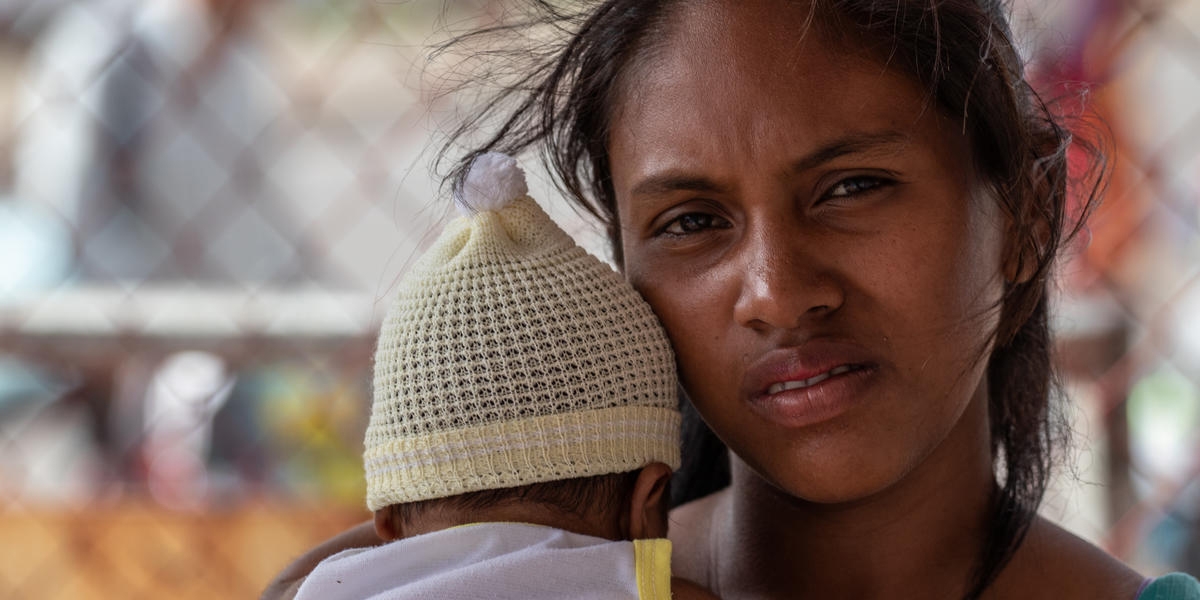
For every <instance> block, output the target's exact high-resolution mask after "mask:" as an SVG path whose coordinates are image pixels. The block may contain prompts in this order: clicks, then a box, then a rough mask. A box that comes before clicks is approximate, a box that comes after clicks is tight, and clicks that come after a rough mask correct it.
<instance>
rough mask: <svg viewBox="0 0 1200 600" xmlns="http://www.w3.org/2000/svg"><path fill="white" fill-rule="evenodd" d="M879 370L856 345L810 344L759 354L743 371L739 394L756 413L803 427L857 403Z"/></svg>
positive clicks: (828, 418) (828, 417)
mask: <svg viewBox="0 0 1200 600" xmlns="http://www.w3.org/2000/svg"><path fill="white" fill-rule="evenodd" d="M878 371H879V366H878V362H877V361H875V360H873V359H872V358H871V357H870V356H868V355H867V354H866V352H865V351H864V350H863V349H862V348H860V347H858V346H855V345H851V344H845V343H839V342H816V341H813V342H809V343H806V344H803V345H801V346H797V347H793V348H783V349H777V350H773V351H771V352H768V353H767V354H765V355H763V356H762V357H761V358H760V359H759V360H757V361H756V362H754V363H753V364H752V365H751V366H750V368H749V369H748V370H747V372H746V377H745V380H744V381H743V383H744V386H743V392H744V393H745V395H744V397H745V398H747V400H748V402H749V406H750V409H751V410H752V411H753V412H755V413H756V414H758V415H760V416H762V417H764V418H766V419H768V420H770V421H773V422H775V423H778V424H780V425H783V426H786V427H804V426H807V425H813V424H816V423H820V422H823V421H827V420H830V419H833V418H835V417H837V416H839V415H841V414H843V413H845V412H846V411H848V410H850V409H851V408H853V407H854V406H856V405H858V404H859V403H861V402H862V401H863V400H864V398H865V397H866V394H865V392H866V390H867V387H868V386H869V385H870V384H871V382H872V381H873V380H874V377H875V375H876V374H877V373H878Z"/></svg>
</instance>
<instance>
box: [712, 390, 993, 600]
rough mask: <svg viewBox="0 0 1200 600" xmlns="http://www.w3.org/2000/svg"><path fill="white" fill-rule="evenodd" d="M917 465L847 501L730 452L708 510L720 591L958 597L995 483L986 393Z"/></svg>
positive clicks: (982, 530)
mask: <svg viewBox="0 0 1200 600" xmlns="http://www.w3.org/2000/svg"><path fill="white" fill-rule="evenodd" d="M978 396H983V397H984V398H983V399H981V398H978V397H977V398H976V400H975V401H973V402H972V403H971V405H970V406H969V407H968V408H967V410H966V412H965V413H964V414H963V416H962V419H961V420H960V422H959V424H958V426H956V427H955V429H954V430H952V431H951V433H950V435H949V436H948V437H947V438H946V439H945V440H943V442H942V443H941V444H940V445H939V446H938V447H937V448H936V449H935V450H934V451H933V452H932V453H931V454H930V455H929V456H928V457H927V458H926V459H925V460H924V461H922V462H921V464H920V465H918V466H917V467H916V468H915V469H914V470H913V471H911V472H909V473H908V474H906V475H905V476H904V477H902V478H901V480H900V481H898V482H896V483H895V484H893V485H892V486H890V487H889V488H887V489H886V490H883V491H881V492H879V493H877V494H875V495H873V496H871V497H868V498H864V499H860V500H857V501H855V502H852V503H845V504H833V505H831V504H814V503H809V502H805V501H802V500H797V499H795V498H793V497H791V496H789V495H788V494H787V493H786V492H783V491H781V490H779V489H778V488H775V487H774V486H773V485H771V484H770V483H768V482H766V481H764V480H763V479H762V478H761V477H759V475H758V474H757V473H755V472H754V471H753V470H752V469H751V468H750V467H748V466H747V465H746V464H745V463H743V462H741V461H740V460H738V459H737V458H736V457H734V458H733V459H732V464H733V478H734V479H733V485H732V486H731V488H730V490H729V491H728V492H727V498H725V499H724V501H723V502H721V505H720V506H719V507H717V509H716V513H715V514H713V522H712V524H713V526H714V527H715V528H716V531H715V534H716V539H715V540H714V541H715V544H714V547H713V548H712V549H711V551H712V552H716V553H718V555H717V556H716V557H715V558H716V560H714V561H713V562H712V563H711V564H715V565H719V567H718V572H717V573H716V578H715V579H716V581H715V582H714V583H715V584H716V585H717V586H718V587H719V588H720V589H719V590H717V591H718V592H719V593H720V594H721V595H722V596H723V597H729V598H735V597H737V596H739V595H742V594H745V595H747V596H754V597H759V596H766V597H773V598H785V597H793V596H794V595H797V594H802V595H804V596H805V597H814V598H890V597H895V595H896V593H897V591H898V590H903V591H904V596H905V597H909V598H924V597H929V598H955V597H961V596H962V594H963V593H964V592H965V591H966V587H967V586H968V585H969V583H970V577H971V575H972V573H973V571H974V569H975V568H976V566H977V559H978V557H979V554H980V549H981V547H982V544H983V538H984V534H985V530H986V526H987V514H988V502H989V498H990V496H991V494H992V492H993V490H994V488H995V479H994V476H993V474H992V461H991V454H990V446H989V444H988V442H987V440H988V438H989V432H988V426H987V413H986V410H987V407H986V400H985V398H986V396H985V395H984V394H979V395H978Z"/></svg>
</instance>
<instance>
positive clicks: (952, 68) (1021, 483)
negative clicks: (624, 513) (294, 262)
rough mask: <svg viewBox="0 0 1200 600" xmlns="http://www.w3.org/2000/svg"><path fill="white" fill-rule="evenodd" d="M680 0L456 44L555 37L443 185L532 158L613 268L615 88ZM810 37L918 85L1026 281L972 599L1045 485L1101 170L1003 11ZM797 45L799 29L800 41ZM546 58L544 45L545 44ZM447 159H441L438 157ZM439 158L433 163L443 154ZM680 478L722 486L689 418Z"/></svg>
mask: <svg viewBox="0 0 1200 600" xmlns="http://www.w3.org/2000/svg"><path fill="white" fill-rule="evenodd" d="M678 4H679V2H678V0H674V1H672V0H663V1H657V2H655V1H647V0H608V1H604V2H593V3H584V7H583V8H582V9H579V10H578V11H574V12H571V11H566V10H565V9H563V8H561V6H562V3H560V2H545V1H531V2H530V3H529V4H528V5H529V6H531V7H533V8H534V9H535V12H534V16H533V18H532V19H531V20H528V21H523V22H521V23H514V24H507V25H501V26H497V27H494V28H491V29H486V30H481V31H477V32H473V33H470V34H467V35H465V36H462V37H460V38H458V39H457V40H456V41H455V42H453V43H452V44H460V45H461V44H463V43H467V42H472V41H478V40H481V39H483V38H486V37H487V36H490V35H494V34H498V33H512V32H515V31H519V30H521V29H522V28H527V27H530V26H537V27H542V28H543V30H549V31H552V32H557V33H560V34H562V42H561V45H559V46H554V47H553V50H552V51H549V52H545V53H544V54H542V55H541V56H542V57H543V59H542V60H540V61H538V64H536V65H533V66H531V67H530V68H529V69H527V70H525V71H523V72H522V74H521V75H520V76H519V77H517V78H516V79H515V80H512V81H509V82H508V83H507V84H506V85H505V86H504V87H503V89H502V90H501V91H500V92H499V93H498V95H497V97H496V98H495V103H494V104H492V105H490V106H489V107H487V108H485V110H484V111H483V112H482V113H480V114H479V115H478V116H477V117H475V118H473V119H471V120H470V121H468V122H466V123H464V124H463V125H462V126H461V128H460V129H458V130H457V131H455V132H453V133H452V134H451V143H454V142H455V141H459V140H462V139H465V138H466V137H467V135H468V134H470V133H471V132H473V131H475V130H476V129H477V128H478V125H479V124H481V123H483V122H496V123H499V129H498V130H497V131H496V133H494V135H493V136H492V137H490V138H488V139H485V140H484V141H483V142H482V143H481V144H479V145H478V147H477V148H475V149H474V150H472V151H471V152H469V153H467V154H466V156H463V157H462V158H461V160H459V161H458V162H457V163H456V165H455V167H454V170H453V171H452V172H451V173H450V177H449V179H448V180H449V181H450V182H452V184H454V185H457V183H456V182H458V181H459V180H460V179H461V176H462V174H463V172H464V171H465V169H466V167H467V166H468V165H469V164H470V162H471V161H472V160H473V159H474V156H476V155H478V154H479V153H482V152H487V151H500V152H506V153H509V154H519V153H521V152H522V151H525V150H527V149H530V148H536V149H538V150H539V151H540V152H541V155H542V158H543V160H544V161H545V162H546V164H547V166H548V167H549V170H550V172H551V174H552V175H553V176H554V177H555V180H556V181H555V183H556V184H557V185H558V187H559V188H560V189H561V190H562V191H563V192H564V193H565V194H566V195H567V196H568V197H569V198H570V199H572V200H573V201H574V202H575V203H576V204H577V205H578V206H580V207H581V208H583V209H584V210H586V211H587V212H589V213H591V214H592V215H593V216H595V217H596V218H598V219H599V220H600V221H601V222H602V223H603V224H604V225H605V226H606V227H607V231H608V234H609V238H610V240H611V242H612V250H613V253H614V258H615V260H617V262H618V263H619V262H620V261H621V259H622V257H621V244H620V229H619V226H618V219H617V214H616V211H617V208H616V200H615V197H614V192H613V187H612V182H611V179H610V172H609V156H608V141H609V140H608V138H609V136H608V132H609V126H610V122H609V120H610V118H611V117H612V114H613V112H614V111H613V107H614V104H615V103H616V102H619V101H620V98H618V97H617V96H618V95H619V94H620V92H621V90H622V89H623V85H622V84H623V82H624V79H623V78H624V77H626V76H627V75H628V72H629V71H630V69H631V68H635V67H636V66H637V62H636V61H637V60H638V59H639V57H641V56H643V55H644V53H646V52H651V51H653V50H654V48H655V47H654V44H656V43H661V42H662V40H664V39H667V38H668V36H667V35H664V31H665V30H666V29H667V27H668V26H669V21H670V17H671V16H672V15H673V8H675V7H676V6H677V5H678ZM806 4H807V5H808V6H810V7H811V10H812V13H811V14H812V16H813V17H814V19H813V25H814V26H815V27H817V28H819V31H820V32H821V33H823V34H825V35H827V36H830V39H834V40H843V41H846V43H858V44H864V43H865V44H869V45H870V47H872V48H874V49H875V50H877V52H878V55H879V56H880V60H885V61H888V63H889V64H892V65H894V66H896V67H897V68H901V69H903V70H905V71H906V72H907V73H909V74H910V75H911V76H912V77H914V78H916V79H917V80H919V81H920V82H921V83H922V84H923V85H924V87H925V89H926V90H927V91H928V94H929V95H928V100H929V101H930V102H931V103H932V104H934V105H935V106H937V108H938V109H940V110H941V111H943V113H944V114H946V115H948V116H950V117H952V118H954V119H955V120H956V122H960V123H961V124H962V128H963V131H964V132H965V133H966V134H967V135H968V137H969V140H970V143H971V146H972V148H973V152H974V157H973V158H974V164H975V165H976V169H977V171H978V175H979V176H980V178H981V179H982V180H983V182H985V183H986V184H988V185H989V186H990V189H991V192H992V195H993V196H994V197H995V198H996V200H997V202H998V203H999V205H1000V207H1001V209H1002V211H1003V212H1004V214H1005V216H1006V217H1007V222H1008V240H1009V245H1010V248H1009V250H1008V252H1009V253H1010V256H1011V257H1012V260H1015V261H1016V264H1017V268H1016V269H1015V271H1016V272H1017V273H1023V274H1024V276H1023V277H1019V278H1017V281H1015V282H1010V283H1009V284H1008V285H1007V286H1006V289H1005V291H1004V295H1003V298H1002V299H1001V301H1000V305H999V306H998V307H997V308H998V310H999V312H1000V319H999V326H998V328H997V331H996V332H994V337H993V339H992V345H991V347H992V354H991V356H990V358H989V364H988V370H987V385H988V391H989V394H990V396H989V397H990V406H989V415H990V425H991V436H992V438H991V443H992V452H993V458H994V464H995V465H996V470H997V473H998V478H999V482H998V486H997V487H996V489H995V490H994V493H993V496H992V501H991V506H990V515H989V518H988V520H987V524H986V527H987V534H986V539H985V541H984V544H983V547H982V548H981V549H980V556H979V559H978V567H977V569H976V572H975V574H974V577H973V579H972V581H971V583H970V588H969V591H968V593H967V594H966V597H967V598H976V597H978V596H979V595H980V594H981V593H982V592H983V591H984V590H985V589H986V588H987V587H988V586H989V585H990V584H991V582H992V581H993V580H994V579H995V578H996V576H997V575H998V574H999V572H1000V571H1001V570H1002V569H1003V567H1004V566H1005V565H1006V564H1007V563H1008V561H1009V560H1010V559H1011V557H1012V555H1013V553H1014V552H1015V551H1016V549H1017V548H1018V546H1019V545H1020V544H1021V542H1022V540H1023V539H1024V536H1025V533H1026V532H1027V531H1028V528H1029V526H1030V524H1031V523H1032V521H1033V519H1034V517H1035V515H1036V511H1037V508H1038V506H1039V505H1040V503H1041V501H1042V496H1043V494H1044V492H1045V489H1046V484H1047V481H1048V478H1049V476H1050V471H1051V466H1052V460H1053V450H1054V448H1055V446H1056V444H1058V443H1059V441H1061V439H1062V438H1063V437H1064V432H1065V426H1064V425H1062V422H1061V418H1060V413H1059V411H1057V410H1055V409H1054V408H1053V407H1052V401H1054V400H1055V399H1057V398H1058V397H1059V395H1058V394H1057V381H1056V378H1055V372H1054V367H1053V364H1052V360H1051V337H1050V331H1049V322H1048V298H1047V291H1048V282H1049V274H1050V270H1051V267H1052V265H1053V263H1054V260H1055V258H1056V256H1057V254H1058V251H1059V248H1060V246H1061V244H1062V243H1063V241H1064V240H1065V239H1068V238H1069V237H1070V236H1071V235H1073V234H1074V233H1075V232H1076V231H1077V230H1078V228H1079V227H1080V226H1081V224H1082V223H1083V218H1084V217H1085V216H1086V213H1087V212H1088V210H1090V208H1091V207H1092V206H1093V204H1094V203H1095V202H1096V200H1097V198H1098V196H1099V192H1100V182H1101V181H1102V180H1103V177H1102V174H1103V161H1102V160H1101V159H1100V155H1099V153H1095V152H1092V151H1091V146H1089V145H1087V144H1082V143H1081V142H1079V141H1073V140H1072V136H1071V135H1070V133H1069V132H1068V131H1067V130H1066V129H1065V128H1064V127H1063V126H1062V125H1061V124H1060V117H1058V116H1056V115H1054V114H1053V113H1052V111H1051V110H1050V109H1049V108H1048V107H1047V106H1046V104H1045V103H1043V102H1042V100H1041V99H1040V98H1039V96H1038V95H1037V93H1036V92H1035V91H1034V90H1033V89H1032V88H1031V86H1030V85H1029V84H1028V83H1027V82H1026V80H1025V75H1024V65H1023V62H1022V59H1021V58H1020V56H1019V55H1018V53H1017V50H1016V47H1015V44H1014V41H1013V38H1012V34H1011V31H1010V29H1009V27H1008V23H1007V18H1006V14H1005V10H1006V8H1005V6H1004V5H1003V3H1002V2H1001V1H1000V0H808V1H807V2H806ZM803 34H804V32H798V35H803ZM543 49H544V47H543ZM1073 143H1074V144H1075V145H1076V146H1078V147H1081V148H1083V149H1084V150H1085V151H1086V152H1088V155H1089V156H1090V157H1092V159H1093V160H1092V161H1091V163H1090V164H1091V165H1092V167H1091V168H1089V169H1087V172H1086V173H1080V174H1075V175H1078V179H1079V180H1080V181H1082V182H1083V183H1084V185H1082V186H1081V187H1075V186H1072V187H1071V189H1072V190H1073V191H1075V192H1078V193H1079V194H1081V196H1082V200H1081V202H1080V206H1082V207H1083V209H1082V210H1081V211H1080V212H1079V214H1077V215H1074V217H1075V218H1071V216H1070V215H1068V206H1067V204H1068V203H1067V197H1068V180H1069V179H1070V177H1069V173H1068V163H1067V151H1068V147H1070V146H1071V145H1072V144H1073ZM447 148H449V146H448V147H447ZM448 152H449V150H447V152H444V153H443V156H446V155H447V154H448ZM684 413H685V426H684V437H685V440H684V444H685V446H684V453H683V456H684V465H683V467H682V468H681V469H680V472H679V473H678V476H677V478H676V480H675V482H674V483H675V485H674V487H673V490H674V493H675V496H674V497H673V501H674V502H678V503H681V502H685V501H687V500H690V499H693V498H696V497H699V496H702V495H704V494H706V493H709V492H712V491H715V490H716V489H719V488H720V487H723V486H725V485H727V484H728V465H727V463H726V462H725V461H726V460H727V459H726V451H725V448H724V446H723V445H721V444H720V442H719V440H717V439H716V437H715V436H714V435H713V434H712V432H711V431H709V430H708V429H707V428H706V427H704V425H703V423H701V422H700V421H699V418H698V416H697V415H696V412H695V410H692V409H691V407H690V406H688V407H685V411H684Z"/></svg>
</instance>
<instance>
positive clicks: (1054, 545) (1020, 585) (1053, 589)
mask: <svg viewBox="0 0 1200 600" xmlns="http://www.w3.org/2000/svg"><path fill="white" fill-rule="evenodd" d="M1143 581H1144V578H1143V577H1142V576H1141V575H1139V574H1138V573H1137V572H1136V571H1134V570H1133V569H1131V568H1129V566H1128V565H1126V564H1125V563H1122V562H1121V561H1119V560H1117V559H1115V558H1113V557H1112V556H1111V555H1109V554H1108V553H1106V552H1104V551H1103V550H1101V549H1100V548H1097V547H1096V546H1094V545H1092V544H1090V543H1088V542H1086V541H1084V540H1083V539H1080V538H1079V537H1077V536H1075V535H1074V534H1072V533H1070V532H1068V531H1067V530H1065V529H1063V528H1061V527H1059V526H1058V525H1055V524H1053V523H1051V522H1049V521H1047V520H1045V519H1042V518H1040V517H1039V518H1037V519H1036V520H1035V521H1034V522H1033V524H1032V525H1031V526H1030V529H1029V534H1028V535H1027V536H1026V538H1025V541H1024V543H1022V544H1021V547H1020V548H1019V549H1018V550H1017V552H1016V554H1014V555H1013V558H1012V561H1011V562H1010V563H1009V564H1008V566H1007V567H1006V568H1005V569H1004V571H1003V572H1002V573H1001V574H1000V577H999V578H998V579H997V580H996V583H995V585H994V586H993V590H994V591H995V592H997V593H996V594H995V597H997V598H1097V599H1108V598H1112V599H1114V600H1133V599H1134V598H1135V597H1136V596H1137V591H1138V588H1139V587H1140V586H1141V584H1142V582H1143Z"/></svg>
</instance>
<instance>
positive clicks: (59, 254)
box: [0, 197, 71, 300]
mask: <svg viewBox="0 0 1200 600" xmlns="http://www.w3.org/2000/svg"><path fill="white" fill-rule="evenodd" d="M0 256H3V257H4V260H2V261H0V300H5V299H8V298H11V297H13V296H18V295H21V294H25V293H28V292H31V291H35V290H43V289H47V288H49V287H51V286H54V285H57V284H59V283H61V282H62V280H63V278H65V277H66V276H67V271H68V270H69V269H70V267H71V233H70V232H69V231H68V230H67V228H66V227H64V226H63V224H62V222H61V221H60V220H58V219H57V218H56V217H55V216H54V215H53V214H51V213H50V212H49V211H47V210H46V209H44V208H42V207H38V206H35V205H31V204H27V203H17V202H13V201H12V200H11V199H6V198H2V197H0Z"/></svg>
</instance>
